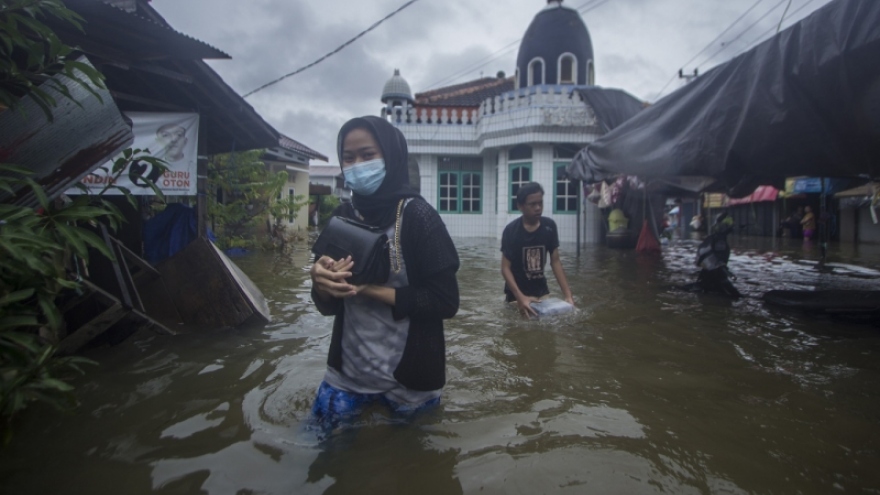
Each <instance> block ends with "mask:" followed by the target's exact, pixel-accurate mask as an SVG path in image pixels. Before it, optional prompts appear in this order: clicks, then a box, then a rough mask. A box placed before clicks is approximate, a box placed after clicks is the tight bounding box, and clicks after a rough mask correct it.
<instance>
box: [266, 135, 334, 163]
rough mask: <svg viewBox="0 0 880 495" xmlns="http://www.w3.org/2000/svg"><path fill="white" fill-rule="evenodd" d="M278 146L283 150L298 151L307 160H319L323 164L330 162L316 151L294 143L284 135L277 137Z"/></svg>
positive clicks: (296, 142)
mask: <svg viewBox="0 0 880 495" xmlns="http://www.w3.org/2000/svg"><path fill="white" fill-rule="evenodd" d="M278 145H279V146H281V147H282V148H284V149H288V150H291V151H298V152H300V153H302V154H304V155H306V156H307V157H309V158H314V159H315V160H321V161H324V162H327V161H330V160H329V159H328V158H327V157H326V156H324V155H322V154H320V153H318V152H317V151H315V150H313V149H311V148H309V147H308V146H306V145H304V144H302V143H300V142H298V141H295V140H293V139H291V138H289V137H287V136H285V135H284V134H281V135H279V137H278Z"/></svg>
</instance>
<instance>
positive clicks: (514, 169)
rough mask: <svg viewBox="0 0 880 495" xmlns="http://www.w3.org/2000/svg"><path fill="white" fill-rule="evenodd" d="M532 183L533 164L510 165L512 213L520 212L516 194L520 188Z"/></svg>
mask: <svg viewBox="0 0 880 495" xmlns="http://www.w3.org/2000/svg"><path fill="white" fill-rule="evenodd" d="M531 181H532V164H531V163H513V164H511V165H510V213H513V212H515V211H517V210H518V208H517V207H516V193H518V192H519V188H520V187H522V186H524V185H526V184H528V183H529V182H531Z"/></svg>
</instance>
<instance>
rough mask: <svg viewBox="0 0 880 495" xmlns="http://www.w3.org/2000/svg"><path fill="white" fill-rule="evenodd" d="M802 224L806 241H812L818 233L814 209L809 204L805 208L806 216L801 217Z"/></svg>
mask: <svg viewBox="0 0 880 495" xmlns="http://www.w3.org/2000/svg"><path fill="white" fill-rule="evenodd" d="M800 224H801V225H802V226H803V228H804V241H805V242H806V241H811V240H813V237H814V236H815V235H816V216H815V215H813V209H812V208H810V207H809V206H807V207H806V208H804V218H801V221H800Z"/></svg>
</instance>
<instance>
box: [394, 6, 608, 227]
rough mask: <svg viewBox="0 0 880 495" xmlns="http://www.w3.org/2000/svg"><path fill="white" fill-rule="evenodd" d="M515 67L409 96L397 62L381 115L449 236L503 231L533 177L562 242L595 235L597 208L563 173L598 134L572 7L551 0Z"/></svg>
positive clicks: (589, 53) (588, 63)
mask: <svg viewBox="0 0 880 495" xmlns="http://www.w3.org/2000/svg"><path fill="white" fill-rule="evenodd" d="M516 65H517V66H516V71H515V75H514V76H513V77H505V75H504V73H499V74H498V76H497V77H494V78H493V77H485V78H481V79H477V80H474V81H470V82H466V83H462V84H456V85H453V86H448V87H445V88H440V89H436V90H431V91H426V92H424V93H417V94H415V96H413V94H412V92H411V90H410V87H409V84H408V83H407V82H406V80H404V79H403V77H401V75H400V72H399V71H398V70H395V72H394V76H393V77H392V78H391V79H390V80H389V81H388V82H387V83H386V84H385V88H384V90H383V92H382V103H384V104H385V106H384V107H383V108H382V115H383V116H384V117H385V118H387V119H389V121H391V122H392V123H393V124H394V125H396V126H397V127H398V128H399V129H400V130H401V131H402V132H403V134H404V135H405V136H406V139H407V143H408V145H409V152H410V176H411V181H412V182H413V185H415V186H416V187H418V188H419V190H420V192H421V194H422V196H424V198H425V199H426V200H427V201H428V202H429V203H431V204H432V205H434V207H435V208H436V209H437V211H438V212H439V213H440V215H441V217H442V218H443V221H444V222H445V223H446V226H447V228H448V229H449V232H450V234H451V235H453V236H454V237H488V238H496V239H500V237H501V233H502V231H503V229H504V227H505V225H507V223H508V222H510V221H511V220H513V219H514V218H516V217H518V216H519V212H518V210H517V209H516V204H515V203H516V200H515V199H516V192H517V190H518V189H519V187H520V186H521V185H522V184H525V183H527V182H530V181H536V182H539V183H540V184H541V185H542V186H543V187H544V191H545V195H544V215H545V216H548V217H551V218H553V219H554V220H555V221H556V223H557V224H558V226H559V232H560V240H561V241H563V242H574V241H576V240H578V237H577V236H578V233H580V235H581V238H580V240H581V241H583V242H587V243H591V242H599V241H600V240H601V239H600V235H601V228H600V225H601V222H602V215H601V212H600V211H599V209H598V208H597V207H596V206H595V205H594V204H592V203H589V202H586V201H583V200H582V197H583V192H582V191H581V190H580V189H581V188H580V186H579V184H578V183H576V182H574V181H569V180H568V179H566V177H565V169H566V167H567V166H568V165H569V163H571V160H572V158H573V157H574V155H575V153H577V151H579V150H580V149H581V148H583V147H584V146H585V145H586V144H587V143H589V142H591V141H593V140H595V139H596V138H598V137H599V136H600V135H602V134H603V133H604V130H603V127H602V125H601V123H600V122H599V121H598V120H597V118H596V115H595V113H594V112H593V109H592V108H591V107H590V106H589V105H588V104H587V103H586V102H585V100H584V99H583V98H582V96H581V93H580V92H578V91H576V90H575V89H576V88H578V87H581V88H583V87H590V86H593V85H594V82H595V65H594V57H593V45H592V42H591V41H590V34H589V31H588V30H587V26H586V25H585V24H584V21H583V19H582V18H581V16H580V14H579V13H578V11H577V10H575V9H573V8H570V7H567V6H565V5H563V1H562V0H549V1H548V2H547V5H546V7H544V8H543V9H542V10H541V11H540V12H538V13H537V15H535V17H534V19H533V20H532V22H531V24H530V25H529V27H528V29H527V30H526V33H525V36H524V37H523V39H522V42H521V44H520V48H519V54H518V56H517V63H516ZM614 91H619V90H614ZM579 213H580V215H579ZM579 218H580V219H581V224H580V225H578V219H579Z"/></svg>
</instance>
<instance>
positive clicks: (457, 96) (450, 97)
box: [416, 77, 514, 107]
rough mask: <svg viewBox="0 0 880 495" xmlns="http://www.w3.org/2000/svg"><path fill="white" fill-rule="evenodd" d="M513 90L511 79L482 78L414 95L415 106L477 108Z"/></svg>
mask: <svg viewBox="0 0 880 495" xmlns="http://www.w3.org/2000/svg"><path fill="white" fill-rule="evenodd" d="M513 89H514V83H513V77H506V78H497V77H483V78H481V79H475V80H473V81H468V82H465V83H461V84H455V85H452V86H447V87H445V88H439V89H434V90H431V91H425V92H424V93H416V106H426V107H429V106H434V107H443V106H450V107H478V106H480V104H481V103H483V101H485V100H486V99H487V98H493V97H495V96H498V95H500V94H502V93H504V92H507V91H512V90H513Z"/></svg>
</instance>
